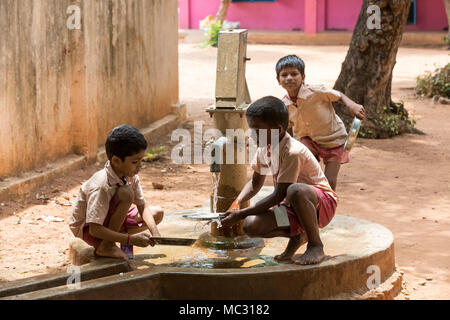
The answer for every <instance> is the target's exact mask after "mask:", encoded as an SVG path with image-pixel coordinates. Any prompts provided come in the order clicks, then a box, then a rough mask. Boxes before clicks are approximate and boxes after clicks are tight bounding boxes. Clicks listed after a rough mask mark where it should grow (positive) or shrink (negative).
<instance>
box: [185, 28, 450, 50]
mask: <svg viewBox="0 0 450 320" xmlns="http://www.w3.org/2000/svg"><path fill="white" fill-rule="evenodd" d="M352 35H353V32H351V31H332V30H330V31H324V32H319V33H316V34H305V33H304V32H302V31H284V30H280V31H277V30H249V34H248V43H249V44H273V45H275V44H276V45H314V46H348V45H350V41H351V39H352ZM446 36H447V33H446V32H445V31H405V32H404V33H403V38H402V42H401V43H400V46H401V47H446V46H447V45H446V44H445V41H444V38H445V37H446ZM178 38H179V41H180V42H182V43H202V42H203V41H204V40H205V37H204V32H203V31H202V30H198V29H197V30H196V29H190V30H180V31H179V37H178Z"/></svg>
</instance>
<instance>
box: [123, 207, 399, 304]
mask: <svg viewBox="0 0 450 320" xmlns="http://www.w3.org/2000/svg"><path fill="white" fill-rule="evenodd" d="M185 213H186V212H182V213H179V214H178V213H175V214H172V215H167V216H166V218H165V220H166V221H165V224H164V226H163V225H162V226H161V228H160V230H161V233H162V234H163V235H167V236H171V237H176V236H179V237H198V236H199V235H200V234H202V233H204V232H205V231H206V230H208V228H209V226H206V225H205V224H204V223H203V224H198V223H192V222H187V221H186V220H182V217H181V216H182V214H185ZM180 219H181V220H180ZM321 238H322V241H323V243H324V247H325V254H326V255H327V256H328V258H327V259H326V260H325V261H323V262H322V263H320V264H318V265H311V266H299V265H295V264H281V263H277V262H276V261H275V260H273V256H275V255H276V254H279V253H281V252H282V251H283V250H284V248H285V246H286V244H287V241H288V239H284V238H274V239H265V240H264V241H265V247H264V248H262V249H261V248H260V249H258V250H256V251H248V252H241V253H240V254H234V255H231V257H230V256H228V254H227V253H226V252H213V251H211V250H209V249H204V248H198V247H196V246H192V247H175V246H156V247H150V248H144V249H140V250H137V251H136V252H135V254H136V263H137V265H138V269H139V270H138V271H134V272H131V273H129V274H128V275H131V274H135V276H136V277H140V276H144V274H145V273H146V272H151V273H152V274H154V273H158V274H159V275H160V277H159V278H160V282H159V285H158V286H157V287H158V288H159V290H160V293H159V295H158V297H162V298H165V299H324V298H329V297H333V296H337V295H340V294H344V293H350V292H354V291H364V290H366V291H367V290H368V289H371V288H373V287H374V286H377V285H378V284H380V283H382V282H383V281H384V280H385V279H387V278H388V277H390V276H391V275H392V274H393V272H394V269H395V259H394V245H393V240H394V239H393V235H392V233H391V232H390V231H389V230H388V229H386V228H385V227H383V226H381V225H379V224H375V223H372V222H369V221H366V220H361V219H357V218H353V217H349V216H343V215H336V216H335V218H334V219H333V220H332V222H331V223H330V224H329V225H328V226H327V227H326V228H324V229H321ZM304 250H305V247H302V248H300V249H299V250H298V252H297V254H296V255H300V254H302V253H303V252H304Z"/></svg>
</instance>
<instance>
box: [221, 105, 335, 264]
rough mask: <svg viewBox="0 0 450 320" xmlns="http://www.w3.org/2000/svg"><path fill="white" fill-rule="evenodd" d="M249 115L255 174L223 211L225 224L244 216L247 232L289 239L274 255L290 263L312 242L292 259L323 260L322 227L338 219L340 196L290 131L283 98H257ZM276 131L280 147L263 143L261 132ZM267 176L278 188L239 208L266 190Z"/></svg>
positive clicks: (223, 223) (251, 106)
mask: <svg viewBox="0 0 450 320" xmlns="http://www.w3.org/2000/svg"><path fill="white" fill-rule="evenodd" d="M246 117H247V122H248V125H249V127H250V128H251V129H252V130H255V131H256V135H257V143H258V150H257V152H256V155H255V158H254V159H253V161H252V168H253V169H254V173H253V178H252V180H250V181H249V182H248V183H247V184H246V186H245V187H244V188H243V190H242V191H241V193H240V194H239V196H238V197H237V199H236V200H235V201H234V202H233V204H232V205H231V207H230V209H229V211H227V212H226V213H225V214H224V219H222V225H224V226H230V225H233V224H235V223H237V222H238V221H240V220H242V219H245V221H244V224H243V229H244V231H245V233H246V234H248V235H249V236H254V237H256V236H258V237H266V238H272V237H288V238H289V243H288V245H287V247H286V249H285V251H284V252H283V253H282V254H280V255H278V256H276V257H275V259H276V260H279V261H292V257H293V256H294V254H295V252H296V251H297V249H298V248H299V247H300V246H301V245H302V244H304V243H306V242H308V245H307V250H306V251H305V253H304V254H303V255H302V256H301V257H299V258H298V259H295V260H294V261H293V262H294V263H296V264H302V265H305V264H316V263H319V262H321V261H322V260H323V259H324V258H325V253H324V251H323V243H322V241H321V239H320V236H319V227H320V228H323V227H325V226H326V225H328V223H329V222H330V221H331V219H332V218H333V217H334V214H335V211H336V206H337V201H336V200H337V194H336V193H334V191H333V190H332V188H331V187H330V185H329V183H328V181H327V178H326V177H325V175H324V173H323V171H322V169H321V168H320V165H319V163H318V161H317V159H316V158H315V157H314V155H313V154H312V153H311V151H309V149H308V148H307V147H305V146H304V145H303V144H302V143H300V142H299V141H297V140H295V139H294V138H292V137H291V136H290V135H289V133H288V132H287V129H288V123H289V114H288V110H287V108H286V106H285V105H284V103H283V102H282V101H281V100H280V99H278V98H275V97H265V98H262V99H259V100H258V101H256V102H254V103H253V104H252V105H250V107H249V108H248V109H247V113H246ZM272 129H276V130H277V131H276V132H278V135H279V136H278V141H274V142H273V143H278V145H267V146H262V145H261V146H260V145H259V142H260V139H259V135H260V130H267V140H266V141H272V135H271V130H272ZM274 140H276V139H274ZM277 149H278V152H276V150H277ZM266 174H271V175H272V176H273V179H274V186H275V190H274V192H273V193H272V194H271V195H269V196H267V197H266V198H264V199H262V200H261V201H259V202H257V203H256V204H254V205H253V206H250V207H248V208H245V209H240V204H241V203H243V202H246V201H248V200H250V199H251V198H253V197H254V196H255V195H256V194H257V193H258V191H259V190H260V189H261V188H262V186H263V185H264V181H265V178H266V177H265V175H266Z"/></svg>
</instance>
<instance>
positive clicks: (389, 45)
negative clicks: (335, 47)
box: [334, 0, 414, 138]
mask: <svg viewBox="0 0 450 320" xmlns="http://www.w3.org/2000/svg"><path fill="white" fill-rule="evenodd" d="M371 5H377V6H378V7H379V8H380V9H381V24H380V27H381V28H380V29H376V28H374V29H369V28H368V25H367V21H368V18H369V17H370V16H372V14H368V13H367V9H368V7H369V6H371ZM410 6H411V0H364V2H363V5H362V9H361V13H360V14H359V18H358V22H357V24H356V27H355V30H354V32H353V37H352V41H351V44H350V49H349V51H348V53H347V57H346V58H345V61H344V63H343V64H342V69H341V73H340V75H339V78H338V79H337V81H336V83H335V86H334V88H335V89H336V90H339V91H341V92H343V93H345V94H346V95H347V96H348V97H349V98H351V99H353V100H354V101H356V102H358V103H360V104H362V105H363V106H364V107H365V109H366V117H367V120H366V121H364V122H363V125H362V126H361V130H360V132H361V133H360V135H361V136H362V137H368V138H388V137H392V136H395V135H397V134H400V133H405V132H412V131H414V129H413V123H412V121H411V120H410V119H409V118H408V112H407V111H406V110H405V109H404V107H403V104H401V103H394V102H392V100H391V86H392V71H393V69H394V66H395V63H396V56H397V51H398V47H399V45H400V42H401V39H402V34H403V28H404V26H405V24H406V20H407V18H408V13H409V9H410ZM335 109H336V113H337V114H338V115H339V116H340V117H341V119H342V120H343V121H344V123H345V124H346V126H347V127H348V126H349V125H350V124H351V122H352V119H353V118H352V117H351V115H350V112H349V111H348V108H347V107H346V106H344V105H343V104H341V103H336V104H335Z"/></svg>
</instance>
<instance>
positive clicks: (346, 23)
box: [325, 0, 442, 30]
mask: <svg viewBox="0 0 450 320" xmlns="http://www.w3.org/2000/svg"><path fill="white" fill-rule="evenodd" d="M441 1H442V0H441ZM362 3H363V0H345V1H342V0H327V1H326V6H325V17H326V21H325V28H326V29H327V30H332V29H344V30H353V28H354V27H355V25H356V21H358V16H359V12H360V11H361V7H362Z"/></svg>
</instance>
